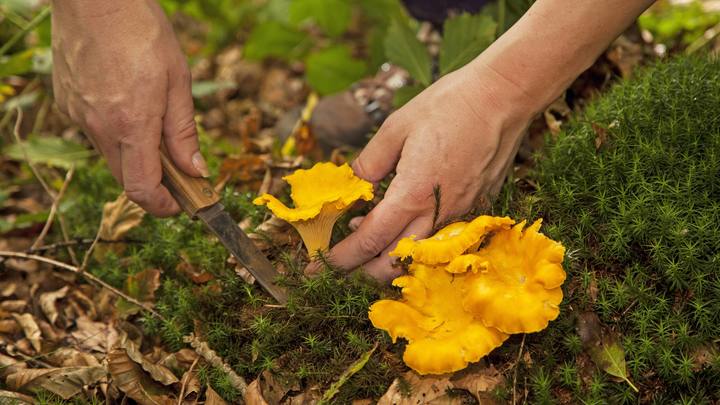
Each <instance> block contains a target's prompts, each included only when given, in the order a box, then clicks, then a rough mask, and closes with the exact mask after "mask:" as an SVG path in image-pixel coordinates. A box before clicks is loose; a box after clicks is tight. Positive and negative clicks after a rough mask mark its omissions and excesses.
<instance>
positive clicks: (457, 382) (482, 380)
mask: <svg viewBox="0 0 720 405" xmlns="http://www.w3.org/2000/svg"><path fill="white" fill-rule="evenodd" d="M450 380H451V382H452V384H453V386H454V388H458V389H464V390H466V391H468V392H469V393H470V394H472V395H473V396H475V397H476V398H477V399H478V400H479V401H481V400H482V399H483V398H482V397H484V396H485V395H486V394H487V393H489V392H491V391H492V390H494V389H495V388H496V387H497V386H499V385H501V384H503V383H504V382H505V378H504V377H503V375H502V374H500V372H499V371H498V370H497V369H496V368H495V366H493V365H490V366H488V367H479V366H478V365H473V366H470V367H468V368H467V369H465V370H463V371H461V372H459V373H456V374H455V375H453V377H452V378H451V379H450ZM481 402H482V401H481Z"/></svg>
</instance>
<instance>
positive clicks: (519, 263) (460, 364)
mask: <svg viewBox="0 0 720 405" xmlns="http://www.w3.org/2000/svg"><path fill="white" fill-rule="evenodd" d="M513 223H514V221H513V220H511V219H510V218H496V217H488V216H483V217H479V218H476V219H475V220H473V221H472V222H456V223H454V224H451V225H448V226H447V227H445V228H443V229H441V230H440V231H438V232H437V233H436V234H435V235H434V236H432V237H430V238H428V239H423V240H418V241H416V240H413V239H412V238H405V239H403V240H401V241H400V243H399V244H398V246H397V248H396V249H395V251H393V252H392V253H391V255H393V256H399V257H403V258H405V257H412V259H413V262H412V264H411V265H410V266H409V269H408V270H409V275H407V276H403V277H399V278H397V279H395V282H394V283H393V285H395V286H398V287H402V295H403V299H402V300H398V301H394V300H381V301H378V302H376V303H375V304H373V305H372V306H371V307H370V313H369V317H370V320H371V321H372V323H373V325H375V327H377V328H380V329H384V330H386V331H387V332H388V333H389V334H390V336H391V337H392V339H393V342H394V341H395V339H396V338H397V337H398V336H401V337H404V338H406V339H407V340H408V342H409V344H408V346H407V348H406V349H405V353H404V355H403V360H404V361H405V363H406V364H407V365H408V366H410V367H411V368H413V369H414V370H416V371H417V372H419V373H421V374H427V373H432V374H439V373H447V372H452V371H456V370H459V369H462V368H464V367H465V366H467V364H468V363H469V362H474V361H477V360H479V359H480V358H481V357H482V356H484V355H486V354H487V353H489V352H490V351H491V350H493V349H494V348H496V347H498V346H500V345H501V344H502V342H503V341H504V340H505V339H506V338H507V336H508V334H512V333H521V332H537V331H539V330H542V329H544V328H545V327H546V326H547V325H548V322H549V321H551V320H553V319H555V318H556V317H557V316H558V313H559V311H560V309H559V305H560V302H561V301H562V297H563V295H562V289H561V288H560V286H561V285H562V283H563V281H564V280H565V272H564V271H563V269H562V261H563V256H564V254H565V249H564V248H563V246H562V245H561V244H560V243H558V242H555V241H553V240H551V239H548V238H547V237H545V236H544V235H543V234H541V233H540V232H539V229H540V223H541V221H537V222H535V223H534V224H533V225H532V226H530V227H529V228H527V229H525V230H524V231H523V228H524V227H525V222H524V221H523V222H522V223H520V224H517V225H515V226H513V227H511V225H512V224H513ZM485 239H489V240H487V241H486V240H485ZM483 242H486V243H485V245H484V246H482V247H481V244H482V243H483Z"/></svg>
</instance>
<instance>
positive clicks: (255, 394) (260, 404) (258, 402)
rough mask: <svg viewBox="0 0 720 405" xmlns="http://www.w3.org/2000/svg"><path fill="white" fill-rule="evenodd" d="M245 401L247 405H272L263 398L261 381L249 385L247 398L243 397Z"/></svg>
mask: <svg viewBox="0 0 720 405" xmlns="http://www.w3.org/2000/svg"><path fill="white" fill-rule="evenodd" d="M243 401H244V402H245V404H246V405H270V404H269V403H268V402H267V401H266V400H265V398H263V394H262V390H261V389H260V381H259V380H255V381H253V382H251V383H250V384H248V386H247V390H246V391H245V396H243Z"/></svg>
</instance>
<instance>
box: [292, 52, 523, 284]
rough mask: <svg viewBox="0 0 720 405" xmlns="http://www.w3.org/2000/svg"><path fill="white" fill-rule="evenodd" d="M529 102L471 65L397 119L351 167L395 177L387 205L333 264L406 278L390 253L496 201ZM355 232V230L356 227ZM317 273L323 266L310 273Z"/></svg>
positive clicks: (335, 252)
mask: <svg viewBox="0 0 720 405" xmlns="http://www.w3.org/2000/svg"><path fill="white" fill-rule="evenodd" d="M534 113H535V111H534V110H533V107H532V103H531V102H530V100H529V98H528V96H527V95H526V94H525V93H524V92H523V91H522V90H521V89H519V88H518V87H517V86H515V85H514V84H513V83H511V82H509V81H508V80H507V79H505V78H503V77H502V76H500V75H499V74H498V73H497V72H496V71H494V70H492V69H490V68H488V67H486V66H484V65H480V64H471V65H468V66H466V67H464V68H463V69H461V70H458V71H456V72H454V73H451V74H449V75H447V76H445V77H443V78H442V79H440V80H439V81H438V82H437V83H435V84H433V85H432V86H430V87H429V88H428V89H427V90H425V91H423V92H422V93H421V94H420V95H419V96H417V97H416V98H414V99H413V100H412V101H410V102H409V103H408V104H407V105H405V106H404V107H402V108H401V109H400V110H398V111H397V112H395V113H394V114H392V115H391V116H390V117H388V119H387V120H386V121H385V123H384V124H383V125H382V127H381V128H380V130H379V131H378V133H377V134H376V135H375V137H373V138H372V140H371V141H370V143H369V144H368V145H367V147H366V148H365V149H364V150H363V151H362V152H361V154H360V155H359V156H358V158H357V159H356V160H355V162H354V163H353V169H354V171H355V174H356V175H358V176H359V177H361V178H363V179H365V180H367V181H370V182H373V183H377V182H379V181H380V180H382V179H383V178H385V176H387V175H388V174H389V173H390V172H391V171H392V170H393V169H395V170H396V175H395V177H394V178H393V179H392V182H391V183H390V186H389V188H388V189H387V192H386V193H385V197H384V198H383V200H382V201H380V203H379V204H378V205H377V206H376V207H375V208H373V210H372V211H371V212H370V213H369V214H368V215H367V216H366V217H364V218H361V219H354V220H353V222H354V224H355V225H358V222H359V226H358V227H357V230H356V231H355V232H354V233H352V234H351V235H349V236H348V237H347V238H346V239H345V240H343V241H341V242H340V243H338V244H337V245H336V246H335V247H333V248H332V249H331V250H330V252H329V255H328V259H329V261H330V262H331V263H333V264H334V265H336V266H338V267H340V268H343V269H347V270H352V269H354V268H356V267H358V266H360V265H362V268H363V270H364V271H365V272H367V274H369V275H370V276H372V277H374V278H376V279H378V280H381V281H389V280H392V279H393V278H395V277H397V276H398V275H399V274H400V273H401V271H400V270H399V269H397V268H393V267H392V264H393V259H392V258H391V257H390V256H388V253H389V252H390V251H391V250H392V249H394V247H395V245H396V244H397V242H398V240H399V239H400V238H403V237H406V236H410V235H415V236H417V237H418V238H424V237H427V236H428V235H429V234H430V232H431V231H432V228H433V225H434V224H433V220H434V219H435V211H436V198H435V192H434V190H435V189H436V188H437V189H438V190H439V192H440V205H439V210H438V213H437V218H436V221H437V224H436V225H439V224H443V223H444V222H446V221H448V220H451V219H453V218H457V217H459V216H461V215H463V214H466V213H467V212H468V211H469V210H470V209H471V208H473V207H474V206H476V205H477V203H478V202H479V201H481V200H483V199H489V197H491V196H494V195H496V194H497V193H498V192H499V190H500V188H501V186H502V184H503V181H504V179H505V176H506V173H507V170H508V168H509V166H510V165H511V163H512V161H513V158H514V156H515V153H516V152H517V149H518V146H519V143H520V141H521V138H522V135H523V133H524V129H525V128H526V126H527V124H528V123H529V121H530V119H531V118H532V116H533V115H534ZM351 224H352V223H351ZM317 270H318V265H317V264H311V265H310V266H308V269H307V270H306V272H308V273H310V274H311V273H313V272H316V271H317Z"/></svg>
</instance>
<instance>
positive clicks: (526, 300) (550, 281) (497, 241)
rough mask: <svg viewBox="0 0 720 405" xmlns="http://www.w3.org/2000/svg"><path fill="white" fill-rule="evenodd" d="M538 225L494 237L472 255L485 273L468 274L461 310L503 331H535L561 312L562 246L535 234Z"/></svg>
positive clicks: (515, 229) (545, 325)
mask: <svg viewBox="0 0 720 405" xmlns="http://www.w3.org/2000/svg"><path fill="white" fill-rule="evenodd" d="M540 224H541V221H539V220H538V221H536V222H535V223H534V224H532V225H531V226H530V227H528V228H527V229H525V230H524V231H523V228H524V227H525V222H524V221H523V222H521V223H519V224H517V225H515V226H514V227H513V228H512V229H510V230H506V231H500V232H498V233H496V234H495V235H494V236H493V237H492V239H491V240H490V243H488V245H487V246H485V247H483V248H482V249H480V251H479V252H477V253H475V254H474V255H476V256H477V257H478V258H479V260H478V261H479V262H484V263H487V267H486V269H485V270H484V271H480V272H477V273H474V274H469V276H470V279H469V282H468V283H467V284H466V285H467V286H468V287H469V288H468V290H467V293H466V294H465V300H464V302H463V305H464V307H465V308H466V309H467V310H468V311H470V312H472V313H474V314H475V315H477V316H478V317H479V318H480V319H482V320H483V322H484V323H485V325H488V326H493V327H495V328H498V329H500V330H501V331H503V332H505V333H523V332H524V333H530V332H538V331H540V330H542V329H545V327H547V325H548V322H549V321H552V320H553V319H555V318H557V316H558V314H559V313H560V307H559V305H560V302H561V301H562V298H563V292H562V289H561V288H560V286H561V285H562V283H563V282H564V281H565V271H564V270H563V268H562V261H563V257H564V255H565V248H564V247H563V246H562V245H561V244H560V243H558V242H555V241H553V240H551V239H549V238H548V237H546V236H545V235H543V234H541V233H540V232H539V229H540Z"/></svg>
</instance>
